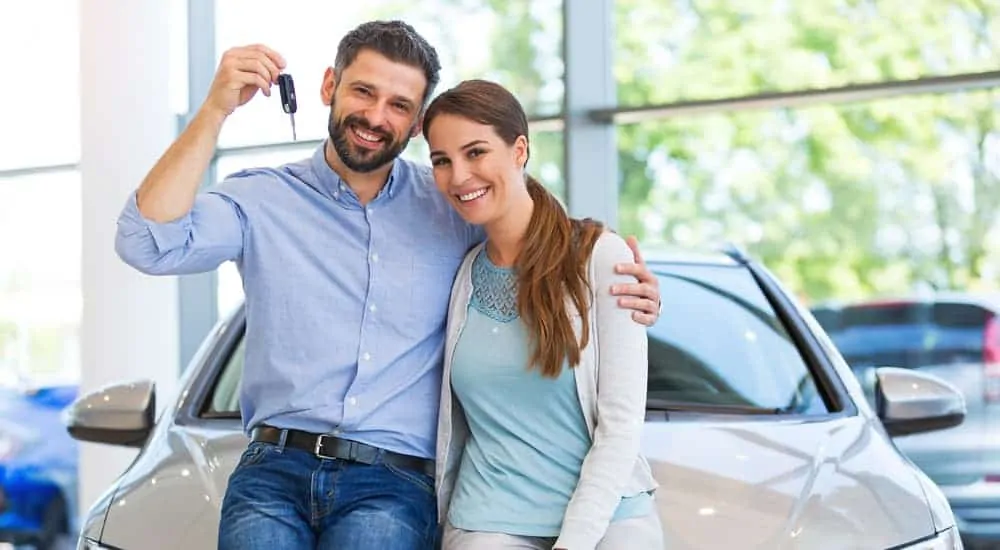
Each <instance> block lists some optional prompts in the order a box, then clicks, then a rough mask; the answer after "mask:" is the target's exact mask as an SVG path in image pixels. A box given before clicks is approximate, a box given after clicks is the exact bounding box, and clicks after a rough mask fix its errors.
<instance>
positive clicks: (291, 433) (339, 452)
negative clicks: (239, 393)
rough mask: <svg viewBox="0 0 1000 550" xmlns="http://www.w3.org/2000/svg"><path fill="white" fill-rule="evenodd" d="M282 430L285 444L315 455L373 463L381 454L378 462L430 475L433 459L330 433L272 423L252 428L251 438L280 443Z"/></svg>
mask: <svg viewBox="0 0 1000 550" xmlns="http://www.w3.org/2000/svg"><path fill="white" fill-rule="evenodd" d="M282 431H287V432H288V435H287V436H286V437H285V446H286V447H292V448H295V449H300V450H303V451H307V452H310V453H312V454H314V455H316V456H317V457H319V458H328V459H340V460H347V461H350V462H359V463H361V464H374V463H375V462H376V461H377V460H378V457H379V455H380V454H381V455H382V462H385V463H387V464H391V465H393V466H398V467H400V468H406V469H408V470H416V471H417V472H420V473H423V474H426V475H428V476H430V477H434V461H433V460H429V459H426V458H420V457H416V456H410V455H404V454H400V453H396V452H393V451H387V450H385V449H382V448H379V447H375V446H372V445H368V444H365V443H359V442H357V441H350V440H348V439H341V438H339V437H337V436H334V435H329V434H314V433H311V432H303V431H300V430H282V429H280V428H274V427H272V426H259V427H257V428H254V429H253V440H254V441H260V442H263V443H274V444H278V443H280V442H281V432H282Z"/></svg>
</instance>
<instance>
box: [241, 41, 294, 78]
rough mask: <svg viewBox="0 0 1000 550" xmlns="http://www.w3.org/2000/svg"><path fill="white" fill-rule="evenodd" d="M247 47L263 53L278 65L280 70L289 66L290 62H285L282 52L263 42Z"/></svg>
mask: <svg viewBox="0 0 1000 550" xmlns="http://www.w3.org/2000/svg"><path fill="white" fill-rule="evenodd" d="M247 49H248V50H254V51H258V52H260V53H263V54H264V55H265V56H267V58H268V60H269V61H271V63H273V64H274V65H275V67H277V69H278V72H281V71H283V70H285V67H287V66H288V63H286V62H285V58H284V57H282V55H281V54H279V53H278V52H276V51H274V50H272V49H271V48H268V47H267V46H265V45H263V44H251V45H249V46H247Z"/></svg>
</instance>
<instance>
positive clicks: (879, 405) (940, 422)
mask: <svg viewBox="0 0 1000 550" xmlns="http://www.w3.org/2000/svg"><path fill="white" fill-rule="evenodd" d="M875 409H876V411H878V416H879V418H881V419H882V424H883V425H884V426H885V429H886V431H887V432H888V433H889V435H891V436H900V435H910V434H916V433H924V432H932V431H936V430H943V429H946V428H952V427H954V426H958V425H959V424H961V423H962V422H963V421H964V420H965V412H966V407H965V396H963V395H962V392H960V391H959V390H958V389H957V388H956V387H955V386H953V385H951V384H949V383H948V382H945V381H944V380H942V379H940V378H938V377H936V376H933V375H930V374H926V373H922V372H919V371H914V370H909V369H901V368H897V367H879V368H878V369H877V370H876V373H875Z"/></svg>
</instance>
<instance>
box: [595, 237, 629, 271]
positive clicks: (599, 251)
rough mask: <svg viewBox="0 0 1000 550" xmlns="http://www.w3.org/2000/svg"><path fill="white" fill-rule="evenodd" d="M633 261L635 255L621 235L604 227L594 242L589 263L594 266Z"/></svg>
mask: <svg viewBox="0 0 1000 550" xmlns="http://www.w3.org/2000/svg"><path fill="white" fill-rule="evenodd" d="M629 262H635V255H634V254H633V253H632V249H631V248H629V246H628V243H627V242H625V239H624V238H622V236H621V235H619V234H618V233H615V232H614V231H612V230H610V229H607V228H605V229H604V230H603V231H602V232H601V234H600V235H599V236H598V237H597V240H596V241H595V242H594V250H593V252H592V253H591V263H592V264H593V265H594V266H608V265H612V266H613V265H614V264H620V263H629Z"/></svg>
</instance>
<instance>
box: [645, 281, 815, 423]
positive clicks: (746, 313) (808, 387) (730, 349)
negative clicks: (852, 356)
mask: <svg viewBox="0 0 1000 550" xmlns="http://www.w3.org/2000/svg"><path fill="white" fill-rule="evenodd" d="M657 271H658V275H659V280H660V294H661V296H662V299H663V313H662V315H661V316H660V319H659V321H657V323H656V324H655V325H654V326H653V327H651V328H650V329H649V332H648V334H649V393H648V406H649V408H650V409H672V408H678V409H699V408H706V409H710V410H713V411H719V412H727V411H731V412H734V413H740V412H744V413H770V414H778V413H808V414H822V413H826V412H828V410H827V407H826V404H825V402H824V400H823V398H822V396H821V394H820V392H819V390H818V388H817V384H816V381H815V379H814V378H813V375H812V374H811V372H810V371H809V368H808V366H807V365H806V363H805V361H804V360H803V358H802V356H801V354H800V353H799V350H798V348H797V346H796V344H795V342H794V341H793V340H792V339H791V338H790V336H789V334H788V332H787V331H786V329H785V328H784V326H783V325H782V323H781V322H780V320H779V319H778V317H777V315H776V314H775V312H774V309H773V308H772V307H771V305H770V303H769V302H768V301H767V298H766V296H765V295H764V293H763V291H762V290H761V288H760V287H759V286H758V284H757V282H756V280H755V279H754V278H753V276H752V275H751V273H750V272H749V270H748V269H746V268H745V267H741V266H721V265H670V266H666V267H663V268H660V267H658V268H657Z"/></svg>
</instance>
